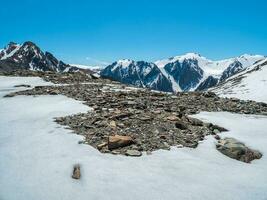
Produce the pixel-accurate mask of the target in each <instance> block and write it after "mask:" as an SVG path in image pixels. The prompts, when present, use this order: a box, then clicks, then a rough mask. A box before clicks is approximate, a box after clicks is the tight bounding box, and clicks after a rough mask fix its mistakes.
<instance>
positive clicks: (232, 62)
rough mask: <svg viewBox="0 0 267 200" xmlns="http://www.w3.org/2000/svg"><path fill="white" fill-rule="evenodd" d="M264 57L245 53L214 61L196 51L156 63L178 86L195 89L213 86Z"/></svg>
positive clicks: (183, 88) (184, 88)
mask: <svg viewBox="0 0 267 200" xmlns="http://www.w3.org/2000/svg"><path fill="white" fill-rule="evenodd" d="M264 58H265V57H264V56H261V55H248V54H245V55H242V56H239V57H236V58H230V59H225V60H220V61H212V60H209V59H207V58H205V57H203V56H201V55H199V54H196V53H187V54H185V55H182V56H175V57H172V58H169V59H164V60H159V61H156V62H155V64H156V65H157V66H158V67H159V68H160V69H161V71H162V72H163V73H164V74H166V75H167V76H170V77H171V79H172V84H175V85H176V88H181V90H182V91H194V90H206V89H208V88H210V87H213V86H215V85H217V84H218V83H220V82H223V81H225V80H226V79H227V78H229V77H231V76H233V75H235V74H237V73H238V72H240V71H242V70H244V69H246V68H247V67H249V66H251V65H253V64H254V63H255V62H258V61H260V60H262V59H264ZM178 91H179V90H178Z"/></svg>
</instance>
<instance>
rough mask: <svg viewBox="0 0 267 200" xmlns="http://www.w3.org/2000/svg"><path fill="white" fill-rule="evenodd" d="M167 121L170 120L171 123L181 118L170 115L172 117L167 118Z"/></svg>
mask: <svg viewBox="0 0 267 200" xmlns="http://www.w3.org/2000/svg"><path fill="white" fill-rule="evenodd" d="M167 120H169V121H177V120H179V118H178V117H177V116H175V115H170V116H168V117H167Z"/></svg>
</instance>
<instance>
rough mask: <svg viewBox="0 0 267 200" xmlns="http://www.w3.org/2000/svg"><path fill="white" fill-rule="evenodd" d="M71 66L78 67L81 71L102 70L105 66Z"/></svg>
mask: <svg viewBox="0 0 267 200" xmlns="http://www.w3.org/2000/svg"><path fill="white" fill-rule="evenodd" d="M70 66H73V67H78V68H80V69H91V70H101V69H103V68H104V67H103V66H91V65H80V64H70Z"/></svg>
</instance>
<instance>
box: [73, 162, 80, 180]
mask: <svg viewBox="0 0 267 200" xmlns="http://www.w3.org/2000/svg"><path fill="white" fill-rule="evenodd" d="M72 178H73V179H80V178H81V169H80V165H79V164H76V165H74V166H73V172H72Z"/></svg>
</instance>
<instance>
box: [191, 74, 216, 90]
mask: <svg viewBox="0 0 267 200" xmlns="http://www.w3.org/2000/svg"><path fill="white" fill-rule="evenodd" d="M218 83H219V79H218V78H215V77H213V76H209V77H208V78H207V79H205V80H204V81H203V82H201V83H200V84H199V85H198V87H197V88H196V91H204V90H207V89H209V88H211V87H214V86H216V85H217V84H218Z"/></svg>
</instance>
